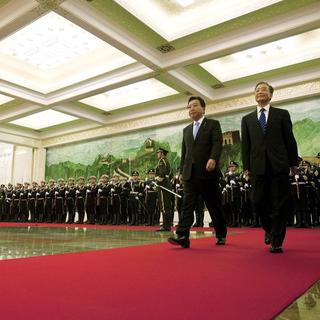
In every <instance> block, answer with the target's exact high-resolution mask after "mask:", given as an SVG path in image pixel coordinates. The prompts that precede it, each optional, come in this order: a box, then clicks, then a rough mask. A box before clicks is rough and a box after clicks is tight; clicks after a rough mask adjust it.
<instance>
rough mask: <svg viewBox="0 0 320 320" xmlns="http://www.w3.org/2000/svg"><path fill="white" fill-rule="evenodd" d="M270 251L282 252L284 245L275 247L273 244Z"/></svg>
mask: <svg viewBox="0 0 320 320" xmlns="http://www.w3.org/2000/svg"><path fill="white" fill-rule="evenodd" d="M270 252H271V253H282V252H283V250H282V247H280V246H279V247H273V246H271V248H270Z"/></svg>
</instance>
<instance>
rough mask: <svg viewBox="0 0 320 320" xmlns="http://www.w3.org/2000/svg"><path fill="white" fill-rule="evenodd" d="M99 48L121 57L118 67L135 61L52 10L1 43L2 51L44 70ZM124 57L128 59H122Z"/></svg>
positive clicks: (114, 57)
mask: <svg viewBox="0 0 320 320" xmlns="http://www.w3.org/2000/svg"><path fill="white" fill-rule="evenodd" d="M97 49H101V50H104V51H105V52H106V56H107V57H108V58H109V57H112V58H113V60H116V59H120V60H121V62H120V65H119V66H118V67H121V66H123V65H127V64H130V63H132V62H135V60H134V59H132V58H131V57H129V56H127V55H126V54H124V53H122V52H121V51H119V50H118V49H116V48H114V47H112V46H111V45H109V44H107V43H106V42H104V41H102V40H101V39H99V38H98V37H96V36H94V35H93V34H91V33H89V32H88V31H86V30H84V29H82V28H81V27H79V26H77V25H76V24H74V23H72V22H71V21H69V20H67V19H65V18H64V17H62V16H60V15H58V14H56V13H55V12H52V11H51V12H49V13H48V14H46V15H44V16H42V17H41V18H39V19H37V20H36V21H34V22H33V23H31V24H30V25H28V26H26V27H24V28H22V29H20V30H19V31H17V32H15V33H14V34H12V35H10V36H9V37H7V38H6V39H4V40H2V41H1V42H0V52H1V53H4V54H6V55H9V56H12V57H15V58H16V59H18V60H21V61H23V62H26V63H28V64H30V65H32V66H34V67H36V68H37V69H40V70H43V71H47V70H52V69H56V68H58V67H60V66H62V65H64V64H66V63H67V62H70V61H72V60H74V59H76V58H79V57H81V56H87V55H88V54H90V53H92V52H96V50H97ZM124 57H126V59H123V58H124ZM93 58H94V57H93ZM106 60H107V59H106ZM108 60H109V59H108Z"/></svg>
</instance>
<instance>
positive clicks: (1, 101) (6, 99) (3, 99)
mask: <svg viewBox="0 0 320 320" xmlns="http://www.w3.org/2000/svg"><path fill="white" fill-rule="evenodd" d="M12 100H14V99H13V98H11V97H8V96H5V95H3V94H0V105H2V104H5V103H7V102H9V101H12Z"/></svg>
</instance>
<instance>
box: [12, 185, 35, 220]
mask: <svg viewBox="0 0 320 320" xmlns="http://www.w3.org/2000/svg"><path fill="white" fill-rule="evenodd" d="M30 191H31V189H30V183H29V182H25V183H24V186H23V187H22V185H20V194H19V200H20V201H19V205H20V211H19V214H18V216H17V217H16V219H15V220H16V221H19V220H20V221H22V222H28V219H29V206H28V200H29V197H30Z"/></svg>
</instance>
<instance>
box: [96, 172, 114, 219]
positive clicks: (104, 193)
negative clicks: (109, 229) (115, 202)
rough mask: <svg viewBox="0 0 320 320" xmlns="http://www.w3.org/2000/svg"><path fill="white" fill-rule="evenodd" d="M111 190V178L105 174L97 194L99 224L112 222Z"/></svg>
mask: <svg viewBox="0 0 320 320" xmlns="http://www.w3.org/2000/svg"><path fill="white" fill-rule="evenodd" d="M110 189H111V187H110V186H109V176H108V175H106V174H103V175H102V176H101V178H100V182H99V185H98V193H97V215H98V222H99V224H107V223H111V221H112V220H111V219H112V218H111V217H110V210H109V194H110Z"/></svg>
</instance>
